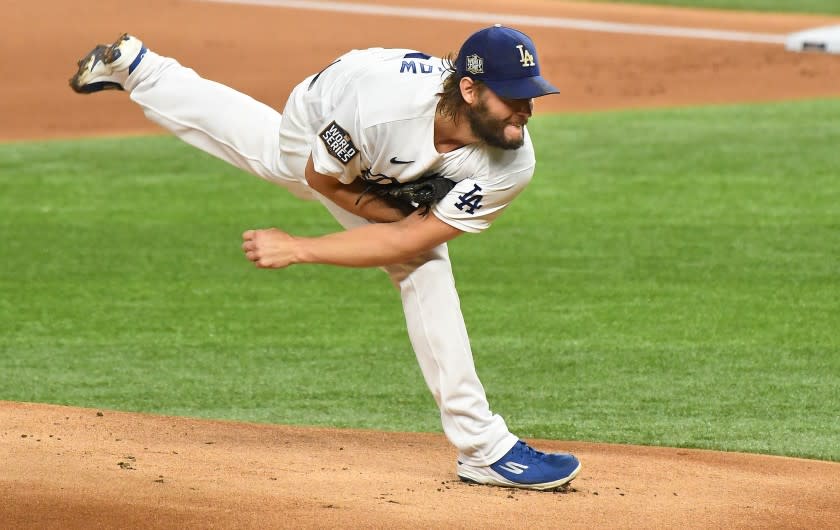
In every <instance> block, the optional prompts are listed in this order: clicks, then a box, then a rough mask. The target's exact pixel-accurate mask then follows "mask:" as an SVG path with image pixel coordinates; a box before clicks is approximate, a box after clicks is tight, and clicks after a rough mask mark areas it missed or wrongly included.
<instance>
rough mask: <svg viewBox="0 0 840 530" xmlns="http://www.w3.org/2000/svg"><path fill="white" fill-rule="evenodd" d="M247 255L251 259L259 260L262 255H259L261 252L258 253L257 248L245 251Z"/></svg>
mask: <svg viewBox="0 0 840 530" xmlns="http://www.w3.org/2000/svg"><path fill="white" fill-rule="evenodd" d="M245 257H246V258H248V259H249V260H251V261H257V260H259V259H260V255H259V253H257V251H256V250H249V251H247V252H245Z"/></svg>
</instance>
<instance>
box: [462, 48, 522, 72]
mask: <svg viewBox="0 0 840 530" xmlns="http://www.w3.org/2000/svg"><path fill="white" fill-rule="evenodd" d="M516 49H518V50H519V57H521V59H519V62H520V63H522V68H527V67H528V66H536V65H537V63H535V62H534V56H533V55H531V52H529V51H528V50H527V49H526V48H525V45H524V44H520V45H518V46H517V47H516ZM467 60H469V57H468V58H467Z"/></svg>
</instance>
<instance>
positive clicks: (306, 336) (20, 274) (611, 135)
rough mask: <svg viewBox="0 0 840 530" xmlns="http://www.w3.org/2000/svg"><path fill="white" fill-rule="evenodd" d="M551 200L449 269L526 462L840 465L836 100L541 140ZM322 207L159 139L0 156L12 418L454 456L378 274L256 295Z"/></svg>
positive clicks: (1, 284)
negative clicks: (351, 437) (155, 421)
mask: <svg viewBox="0 0 840 530" xmlns="http://www.w3.org/2000/svg"><path fill="white" fill-rule="evenodd" d="M531 131H532V135H533V137H534V139H535V144H536V148H537V151H538V159H539V163H538V169H537V175H536V177H535V179H534V181H533V183H532V184H531V186H530V187H529V188H528V189H527V190H526V191H525V192H524V193H523V195H522V197H520V198H519V199H518V200H517V201H516V202H515V203H514V205H513V206H512V207H511V208H510V209H509V211H508V212H506V213H505V215H503V216H502V217H501V218H500V219H499V220H498V221H497V223H496V224H495V225H494V226H493V227H492V228H491V229H490V230H489V232H488V233H486V234H482V235H478V236H464V237H462V238H460V239H459V240H456V241H455V242H453V243H452V245H451V254H452V256H453V262H454V264H455V274H456V279H457V281H458V285H459V290H460V293H461V298H462V305H463V310H464V313H465V315H466V317H467V323H468V327H469V329H470V332H471V336H472V340H473V346H474V350H475V356H476V363H477V366H478V370H479V373H480V374H481V377H482V381H483V382H484V384H485V386H486V388H487V391H488V394H489V396H490V400H491V405H492V406H493V408H494V410H495V411H497V412H499V413H501V414H503V415H504V416H505V418H506V419H507V421H508V424H509V426H510V427H511V428H512V429H513V430H514V431H515V432H517V433H518V434H520V435H522V436H526V437H546V438H558V439H579V440H591V441H607V442H620V443H635V444H653V445H668V446H683V447H703V448H714V449H724V450H739V451H750V452H761V453H773V454H784V455H796V456H805V457H813V458H821V459H829V460H835V461H838V460H840V443H838V440H840V335H838V333H837V332H836V327H837V323H838V322H840V302H838V300H840V280H838V278H840V183H838V181H837V174H838V169H840V162H838V159H837V145H838V140H840V101H822V102H800V103H790V104H782V105H757V106H724V107H707V108H698V109H691V110H682V109H672V110H661V111H653V112H641V111H628V112H618V113H603V114H589V115H564V116H548V117H539V118H535V119H534V120H533V121H532V126H531ZM271 225H276V226H280V227H283V228H285V229H287V230H289V231H290V232H292V233H297V234H319V233H324V232H327V231H331V230H334V229H335V228H336V224H335V222H334V221H333V220H332V219H331V218H330V217H329V216H328V215H327V214H326V213H325V212H323V211H322V210H321V208H320V206H318V205H317V204H312V203H303V202H300V201H297V200H295V199H293V198H291V197H290V196H288V195H287V194H286V193H285V192H284V191H283V190H281V189H279V188H276V187H274V186H272V185H270V184H267V183H265V182H262V181H259V180H258V179H255V178H252V177H249V176H247V175H243V174H241V173H240V172H238V171H237V170H234V169H232V168H229V167H227V166H226V165H224V164H223V163H221V162H218V161H215V160H213V159H211V158H209V157H207V156H206V155H204V154H202V153H199V152H197V151H195V150H193V149H191V148H189V147H187V146H185V145H182V144H180V143H179V142H178V141H177V140H174V139H171V138H166V137H163V138H161V137H153V138H132V139H113V140H86V141H76V142H44V143H31V144H23V143H21V144H6V145H0V241H2V242H3V243H2V244H3V266H2V268H0V293H2V296H0V399H6V400H22V401H35V402H50V403H62V404H73V405H79V406H89V407H103V408H115V409H121V410H138V411H149V412H161V413H170V414H181V415H189V416H200V417H212V418H233V419H242V420H253V421H261V422H273V423H292V424H307V425H334V426H353V427H369V428H379V429H388V430H414V431H439V430H440V427H439V424H438V414H437V410H436V409H435V406H434V403H433V401H432V399H431V396H430V395H429V394H428V392H427V390H426V389H425V386H424V384H423V382H422V377H421V375H420V371H419V368H417V366H416V362H415V360H414V356H413V353H412V352H411V349H410V347H409V343H408V340H407V338H406V335H405V330H404V323H403V320H402V314H401V308H400V304H399V297H398V295H397V293H396V291H395V290H393V288H392V287H391V286H390V284H389V282H388V280H387V279H386V277H385V276H384V274H382V273H380V272H379V271H377V270H349V269H339V268H331V267H322V266H306V267H304V266H301V267H297V268H294V267H293V268H291V269H288V270H285V271H258V270H255V269H254V268H253V267H252V266H250V265H249V264H248V263H247V262H246V260H245V259H244V258H243V257H242V256H241V253H240V251H239V244H240V233H241V232H242V231H243V230H245V229H248V228H252V227H264V226H271Z"/></svg>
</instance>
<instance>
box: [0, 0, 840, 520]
mask: <svg viewBox="0 0 840 530" xmlns="http://www.w3.org/2000/svg"><path fill="white" fill-rule="evenodd" d="M388 3H389V4H392V5H415V6H417V5H420V4H421V2H415V1H413V0H389V2H388ZM422 5H423V6H424V7H433V8H448V9H459V10H464V11H466V10H469V9H470V5H471V3H470V2H467V1H466V0H446V1H444V0H424V2H422ZM480 5H481V7H480V11H482V12H498V13H518V14H529V15H543V16H557V17H574V18H587V19H599V20H607V21H614V22H634V23H645V24H660V25H674V26H686V27H696V28H720V29H729V30H740V31H752V32H764V33H787V32H790V31H795V30H800V29H804V28H809V27H814V26H819V25H827V24H840V19H838V18H829V17H805V16H792V15H756V14H743V13H742V14H736V13H722V12H717V13H715V12H701V11H694V10H686V9H661V8H641V7H635V6H627V5H622V6H612V5H603V4H584V3H578V4H573V3H565V2H558V1H548V0H545V1H539V0H520V1H515V0H484V1H483V2H481V4H480ZM3 12H4V13H3V14H4V16H3V17H2V18H0V68H2V70H3V73H4V74H5V75H4V80H5V81H6V82H4V83H0V116H2V121H0V123H1V124H2V127H0V140H21V139H30V138H31V139H36V138H56V137H67V138H70V137H75V136H79V135H110V134H136V133H147V132H155V131H157V130H158V129H156V126H154V125H152V124H151V123H149V122H147V121H146V120H145V118H144V117H143V116H142V113H141V112H140V111H139V109H137V108H136V107H135V106H133V105H132V104H131V103H130V102H129V101H128V99H127V98H126V97H125V95H123V94H115V93H108V94H101V95H97V96H91V97H81V96H77V95H75V94H73V93H72V92H71V91H70V90H69V88H68V87H67V86H66V85H67V79H68V78H69V77H70V75H72V73H73V72H74V70H75V68H74V65H75V60H76V59H78V57H79V55H80V54H83V53H84V52H86V51H87V50H88V49H90V48H91V47H92V45H93V44H94V43H95V42H98V41H110V40H113V38H114V37H116V36H117V34H118V33H120V32H121V31H131V32H133V33H136V34H138V35H140V36H142V37H143V38H144V40H145V41H146V42H147V43H148V44H149V45H150V46H151V47H152V48H154V49H155V50H156V51H158V52H159V53H162V54H166V55H173V56H175V57H177V58H178V59H179V60H180V61H181V62H182V63H184V64H187V65H189V66H192V67H193V68H195V69H196V70H198V71H199V72H200V73H201V74H203V75H204V76H205V77H208V78H211V79H216V80H218V81H220V82H223V83H226V84H228V85H231V86H233V87H235V88H237V89H240V90H242V91H244V92H246V93H249V94H251V95H252V96H254V97H255V98H257V99H259V100H262V101H264V102H266V103H268V104H270V105H272V106H274V107H276V108H282V105H283V103H284V100H285V96H286V94H287V93H288V91H289V89H290V88H291V87H292V86H293V85H294V83H295V82H297V80H299V79H301V78H303V77H304V76H306V75H308V74H310V73H312V72H314V71H317V70H319V69H320V68H321V67H322V66H323V65H326V64H328V63H329V62H330V61H331V59H332V58H333V57H334V56H336V55H338V54H339V53H341V52H343V51H345V50H347V49H350V48H359V47H369V46H385V47H389V46H394V47H397V46H399V47H411V48H416V49H420V50H423V51H426V52H427V53H432V54H436V55H440V54H445V53H447V52H449V51H451V50H452V49H455V48H457V46H458V45H459V44H460V40H461V38H462V37H463V36H464V35H466V34H468V33H469V32H470V31H472V30H474V29H476V28H478V27H480V26H481V25H482V24H468V23H463V22H447V21H432V20H413V19H410V18H402V17H394V16H391V17H375V16H367V17H366V16H361V15H351V14H330V13H324V12H320V13H313V12H311V11H305V10H291V9H277V8H268V7H246V6H235V5H221V4H203V3H199V2H192V1H186V0H149V1H146V2H134V3H125V2H107V3H106V2H101V1H92V0H75V1H73V2H66V1H60V0H47V1H44V2H29V1H24V0H7V1H6V2H4V8H3ZM523 29H525V30H526V31H527V32H528V33H530V34H531V35H532V36H533V37H534V38H535V40H536V41H537V43H538V45H539V47H540V52H541V57H542V60H543V70H544V74H545V75H546V76H547V77H549V78H550V79H552V81H553V82H554V83H555V84H556V85H558V86H559V87H560V88H561V89H562V90H563V93H562V94H561V95H559V96H551V97H549V98H544V99H543V100H540V101H539V102H538V106H537V107H538V108H537V111H538V112H540V111H560V112H566V111H576V112H577V111H592V110H600V109H614V108H625V107H657V106H673V105H693V104H703V103H724V102H734V101H759V100H760V101H772V100H785V99H797V98H811V97H823V96H837V94H838V88H837V87H838V86H840V57H837V56H826V55H816V54H815V55H811V54H804V55H803V54H791V53H787V52H785V51H784V50H783V49H782V47H781V46H780V45H768V44H749V43H740V44H739V43H732V42H720V41H711V40H697V39H680V38H665V37H647V36H630V35H617V34H608V33H594V32H583V31H571V30H558V29H546V28H528V27H524V26H523ZM12 81H13V82H12ZM537 177H538V175H537ZM491 403H492V396H491ZM537 445H538V447H539V448H541V449H548V450H552V449H556V450H571V451H573V452H575V453H576V454H577V455H578V456H579V457H580V458H581V460H582V462H583V466H584V467H583V471H582V473H581V475H580V476H579V477H578V478H577V479H576V480H575V481H574V482H573V484H572V487H571V488H570V489H569V490H568V491H566V492H564V493H533V492H523V491H512V490H505V489H498V488H488V487H481V486H469V485H466V484H462V483H460V482H458V481H457V478H456V476H455V474H454V458H455V451H454V449H453V448H452V447H451V446H450V445H449V444H448V443H447V442H446V440H445V439H444V438H443V436H442V435H433V434H404V433H381V432H373V431H349V430H328V429H311V428H298V427H284V426H270V425H255V424H242V423H232V422H219V421H198V420H192V419H185V418H171V417H160V416H151V415H137V414H128V413H122V412H114V411H107V410H106V411H96V410H89V409H79V408H71V407H58V406H52V405H35V404H21V403H10V402H0V498H2V501H3V502H0V527H3V528H44V527H62V528H90V527H108V528H112V527H120V528H139V527H150V526H154V527H171V528H184V527H190V528H213V527H215V528H229V527H242V528H245V527H248V528H267V527H288V528H314V527H319V528H324V527H348V528H364V527H377V528H428V527H435V528H475V527H484V526H504V527H511V528H559V527H566V528H593V527H594V528H617V527H625V528H660V527H674V526H685V527H693V528H695V527H705V528H710V527H711V528H723V527H727V528H771V527H785V528H837V527H840V501H838V499H840V464H837V463H829V462H817V461H809V460H800V459H791V458H778V457H770V456H760V455H745V454H738V453H718V452H710V451H694V450H683V449H679V450H677V449H665V448H647V447H633V446H611V445H603V444H589V443H581V442H557V441H542V442H538V443H537Z"/></svg>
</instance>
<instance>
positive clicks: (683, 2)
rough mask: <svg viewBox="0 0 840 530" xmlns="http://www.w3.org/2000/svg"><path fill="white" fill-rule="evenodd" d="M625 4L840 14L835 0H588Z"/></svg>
mask: <svg viewBox="0 0 840 530" xmlns="http://www.w3.org/2000/svg"><path fill="white" fill-rule="evenodd" d="M589 1H590V2H610V3H627V4H654V5H664V6H677V7H697V8H708V9H733V10H742V11H777V12H789V13H814V14H834V15H840V2H838V1H837V0H589Z"/></svg>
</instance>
